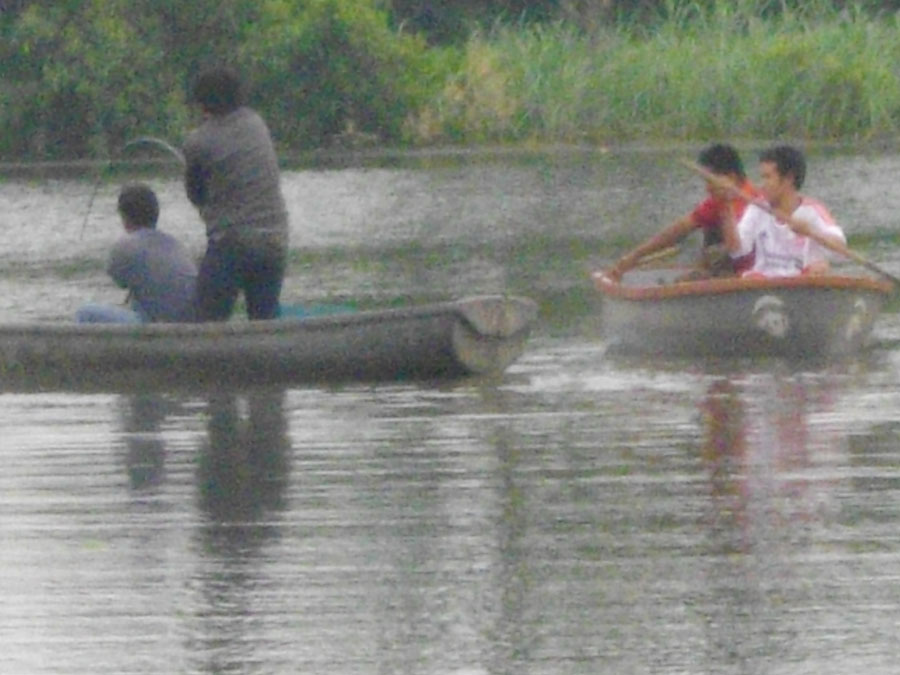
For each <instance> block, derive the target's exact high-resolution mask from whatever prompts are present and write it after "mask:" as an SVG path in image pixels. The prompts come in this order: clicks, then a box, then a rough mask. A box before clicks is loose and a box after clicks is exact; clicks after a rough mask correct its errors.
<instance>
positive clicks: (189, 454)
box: [0, 149, 900, 675]
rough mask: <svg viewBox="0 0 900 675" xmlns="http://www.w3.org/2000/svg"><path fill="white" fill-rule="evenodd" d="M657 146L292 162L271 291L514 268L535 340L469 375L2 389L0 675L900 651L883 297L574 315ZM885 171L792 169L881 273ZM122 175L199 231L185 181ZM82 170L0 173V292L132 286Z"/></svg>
mask: <svg viewBox="0 0 900 675" xmlns="http://www.w3.org/2000/svg"><path fill="white" fill-rule="evenodd" d="M679 156H684V155H683V153H680V152H676V151H672V152H668V151H659V150H640V149H631V150H628V151H622V152H612V153H597V152H584V151H574V152H573V151H568V152H550V153H537V152H535V153H526V154H521V153H513V154H511V153H499V154H494V155H484V154H479V155H468V154H458V155H453V154H447V155H444V154H437V155H430V156H413V157H400V158H394V159H393V160H390V161H377V162H376V161H371V162H359V161H356V162H353V161H350V162H345V163H343V164H328V165H326V166H318V167H307V168H298V169H293V170H289V171H286V173H285V175H284V181H285V189H286V193H287V195H288V199H289V203H290V208H291V216H292V238H293V245H292V249H293V251H292V263H291V269H290V272H289V279H288V282H287V285H286V290H285V297H286V299H287V300H288V301H297V302H301V301H303V302H306V301H311V302H319V301H332V300H336V299H337V300H341V301H352V302H355V303H357V304H359V305H361V306H370V305H382V304H400V303H404V302H412V301H419V300H432V299H445V298H448V297H453V296H457V295H462V294H468V293H484V292H515V293H521V294H526V295H530V296H532V297H534V298H535V299H536V300H538V301H539V302H540V303H541V307H542V314H541V321H540V324H539V325H538V327H537V328H536V330H535V333H534V335H533V337H532V339H531V341H530V343H529V345H528V349H527V350H526V352H525V353H524V355H523V356H522V358H521V359H520V360H519V361H517V362H516V363H515V364H514V365H513V366H512V367H511V368H510V369H509V371H508V372H507V373H505V374H504V375H503V376H502V377H499V378H496V379H491V380H487V381H483V380H482V381H475V380H473V381H461V382H451V383H437V384H436V383H428V384H413V383H395V384H382V385H376V386H372V385H347V386H342V387H338V388H333V387H328V386H320V387H308V388H286V389H267V388H260V389H254V390H249V391H246V390H235V391H177V390H175V391H159V392H152V393H150V392H142V391H139V390H136V391H134V392H131V393H127V394H121V393H103V392H90V393H87V392H77V391H68V392H54V391H47V392H29V393H21V392H14V391H13V392H6V393H0V458H2V466H3V471H0V673H26V674H31V673H34V674H44V673H66V674H70V673H91V674H106V673H110V674H111V673H117V674H120V673H148V674H149V673H154V674H155V673H163V672H165V673H324V674H330V673H334V674H336V675H337V674H340V675H344V674H350V673H360V674H369V673H385V674H387V673H390V674H395V673H408V674H410V675H413V674H415V675H419V674H425V675H432V674H434V675H451V674H452V675H485V674H490V675H500V674H509V675H513V674H515V675H520V674H523V673H534V674H543V673H547V674H557V673H566V674H568V673H577V674H580V673H584V674H588V673H591V674H594V673H615V674H619V673H660V674H661V673H666V674H668V673H690V674H698V675H699V674H701V673H702V674H707V673H735V674H749V673H760V674H762V673H766V674H771V673H816V674H822V673H824V674H834V675H845V674H846V673H849V672H867V673H871V674H876V673H893V672H896V656H897V654H898V648H897V641H896V632H897V626H898V625H900V591H898V588H900V585H898V576H900V534H898V530H900V528H898V525H900V506H898V505H900V412H898V411H900V351H897V344H898V341H897V338H898V337H900V321H898V317H897V315H896V314H895V313H893V312H888V313H886V314H885V315H883V316H882V317H881V319H880V320H879V323H878V325H877V328H876V338H877V340H878V344H877V345H876V347H875V348H874V349H872V350H871V351H869V352H867V353H865V354H861V355H860V356H858V357H854V358H853V359H850V360H848V361H844V362H840V363H832V364H819V365H811V364H799V365H798V364H790V363H784V362H780V361H748V362H742V361H726V362H722V361H714V360H709V361H684V360H667V361H658V360H647V359H624V358H621V357H613V356H610V355H607V354H606V352H605V345H604V344H603V342H602V340H601V339H600V338H599V337H598V332H597V331H598V328H599V326H598V320H597V318H596V317H597V312H596V310H597V304H596V298H594V297H593V294H592V292H591V290H590V286H589V283H588V280H587V276H586V275H587V271H588V270H590V269H591V268H593V267H594V266H597V265H602V264H604V263H606V262H608V261H609V260H611V259H612V258H613V257H614V256H615V255H616V254H617V253H619V252H621V251H622V250H623V248H624V247H625V245H626V244H628V243H630V242H634V241H636V240H637V239H639V238H640V237H642V236H645V235H647V234H649V233H651V232H652V231H654V230H655V229H656V228H658V227H659V226H660V225H661V224H662V223H664V222H665V221H666V220H667V219H668V218H670V217H672V216H673V215H675V214H676V213H680V212H682V211H683V210H684V209H686V208H688V207H689V206H690V204H691V203H692V202H693V201H694V200H696V199H697V198H698V197H699V195H700V194H701V191H702V186H701V185H699V184H698V183H697V180H696V178H695V177H693V176H691V175H689V174H687V173H686V172H685V171H684V169H682V168H679V167H678V165H677V163H675V161H674V160H675V159H676V158H677V157H679ZM751 166H752V163H751ZM898 172H900V159H898V157H896V156H894V155H873V156H862V155H858V154H846V153H840V152H831V153H824V154H821V155H819V156H816V157H814V158H813V159H812V161H811V167H810V174H809V190H810V192H811V193H812V194H815V195H817V196H819V197H821V198H822V199H824V200H825V201H826V202H827V203H828V204H829V205H830V206H831V207H832V210H833V211H834V213H835V215H836V216H837V217H838V219H839V220H841V221H842V222H843V223H845V225H846V227H847V229H848V231H849V232H850V233H851V235H853V236H858V237H861V241H863V242H864V243H865V244H866V245H867V247H866V248H864V249H862V250H864V251H865V253H866V255H868V256H869V257H871V258H872V259H874V260H876V261H877V262H878V263H879V264H882V265H884V266H885V267H886V268H887V269H889V270H891V271H892V272H893V273H894V274H898V273H900V249H898V248H896V245H895V244H893V243H888V242H890V239H889V238H888V237H885V236H883V234H884V233H890V232H891V231H892V230H893V229H894V227H895V224H894V221H893V217H894V214H896V213H897V212H898V211H900V209H898V204H896V203H895V202H897V201H900V191H897V190H896V189H895V186H894V181H893V180H892V177H893V176H894V175H897V173H898ZM751 173H753V171H752V170H751ZM146 178H147V179H148V180H150V182H151V183H152V184H153V186H154V187H155V188H156V189H157V190H158V191H159V192H160V195H161V200H162V205H163V216H162V220H161V225H160V226H161V227H162V228H164V229H167V230H169V231H171V232H173V233H175V234H177V235H178V236H180V237H182V238H183V239H184V240H185V241H186V242H188V244H189V245H190V246H191V247H192V248H193V249H194V250H196V251H197V252H198V253H200V252H201V251H202V243H203V236H202V228H201V227H200V224H199V222H198V220H197V218H196V215H195V214H194V213H193V211H192V210H191V208H190V207H189V205H188V204H187V202H186V200H185V198H184V196H183V194H182V193H181V191H180V186H179V184H178V181H177V177H176V176H174V175H173V174H171V173H170V172H165V171H163V172H157V173H154V174H152V175H149V176H147V177H146ZM91 189H92V180H90V179H85V178H84V177H82V178H63V177H59V176H51V177H48V176H27V177H22V176H18V177H15V176H8V177H6V178H5V179H4V180H3V182H0V213H2V214H3V215H2V222H3V225H4V246H3V247H2V250H0V320H2V321H13V320H21V319H27V320H34V321H53V320H60V319H65V318H68V317H69V316H71V312H72V311H73V310H74V308H75V307H77V305H78V304H79V303H81V302H84V301H87V300H93V301H96V300H108V301H113V302H116V301H120V300H121V292H120V291H118V290H116V289H115V288H113V287H112V285H111V284H110V282H109V281H108V280H107V279H106V278H105V276H104V274H103V259H104V256H105V251H106V248H107V246H108V245H109V243H110V242H111V240H112V239H113V238H114V237H115V236H116V235H117V234H118V223H117V221H116V217H115V213H114V202H115V195H116V190H117V183H116V182H110V183H104V184H103V185H101V188H100V190H99V191H98V193H97V195H96V198H95V199H94V201H93V204H92V206H91V209H90V212H89V213H88V212H87V205H88V202H89V199H90V192H91ZM86 214H87V216H88V217H87V218H85V216H86ZM866 236H868V237H869V238H868V239H867V238H866ZM872 241H877V242H880V243H878V244H877V245H874V244H872V243H871V242H872Z"/></svg>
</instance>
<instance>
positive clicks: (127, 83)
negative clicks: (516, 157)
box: [0, 0, 900, 160]
mask: <svg viewBox="0 0 900 675" xmlns="http://www.w3.org/2000/svg"><path fill="white" fill-rule="evenodd" d="M11 4H13V5H15V8H14V9H10V10H7V11H5V12H3V13H2V14H0V37H2V38H3V39H2V43H0V59H2V62H3V63H4V73H3V76H2V79H0V123H2V125H3V128H4V129H6V133H5V134H4V135H3V137H2V138H0V153H2V156H3V157H4V158H7V159H15V160H21V159H24V158H30V159H46V158H72V157H109V156H110V155H111V154H113V151H114V149H116V148H120V147H121V145H122V144H123V143H124V142H125V141H126V140H127V139H129V138H132V137H134V136H136V135H145V134H148V135H156V136H160V137H163V138H169V139H171V140H172V141H174V142H178V141H179V140H180V138H181V137H182V136H183V134H184V133H185V131H186V129H187V128H188V127H189V126H190V124H191V121H192V112H191V110H190V109H189V107H188V106H187V105H186V103H185V100H186V97H187V89H188V83H189V80H190V78H191V76H192V74H193V73H194V72H196V70H197V69H198V68H199V67H200V66H202V65H203V64H204V63H207V62H209V61H211V60H212V59H213V57H216V56H218V55H227V59H226V60H229V61H231V62H233V63H235V64H236V65H237V66H238V67H239V68H240V69H241V70H242V71H243V72H244V73H245V74H246V75H247V77H248V79H249V80H250V82H251V83H252V84H253V90H252V92H253V96H252V104H253V105H254V106H255V107H257V108H258V109H260V110H261V111H262V112H263V113H264V115H265V116H266V118H267V120H268V121H269V122H270V124H271V126H272V131H273V135H274V136H275V137H276V139H278V141H279V143H280V145H281V148H282V150H284V151H285V152H288V151H298V150H303V149H308V148H313V147H322V146H326V145H329V144H332V143H349V144H358V143H369V142H379V143H381V144H387V145H393V146H421V145H429V144H446V143H458V144H481V143H528V142H536V143H542V142H588V143H598V144H605V143H616V142H622V141H634V140H639V141H648V142H658V141H672V140H685V141H693V140H702V139H707V138H774V137H780V136H783V137H790V138H795V139H797V138H799V139H810V140H836V139H844V140H847V139H850V140H865V139H871V138H881V137H884V136H887V135H891V134H894V133H896V131H897V129H898V126H900V79H898V75H900V73H898V68H900V66H898V65H895V64H900V22H898V18H897V15H896V14H891V13H881V14H877V13H873V12H871V11H867V10H865V9H860V8H858V6H854V7H850V8H845V9H842V8H841V7H842V5H843V3H840V2H834V1H832V0H809V1H807V2H786V1H785V2H771V1H770V0H705V1H699V0H695V1H687V0H662V1H661V2H652V3H651V2H641V3H627V2H619V3H615V2H607V3H600V5H602V6H604V7H606V8H607V9H609V8H612V9H609V11H608V12H606V13H605V14H603V15H599V14H590V15H589V14H585V13H584V12H582V13H581V14H579V13H578V11H577V6H578V5H579V3H576V2H574V0H571V1H569V2H564V1H563V0H559V1H558V2H543V3H530V4H531V5H532V6H533V7H534V8H535V9H534V11H532V12H531V14H529V15H524V14H520V15H513V14H511V13H510V11H511V10H513V9H515V7H516V6H517V5H516V4H515V3H511V2H507V3H499V4H501V5H503V8H504V9H505V12H498V13H497V14H496V15H495V16H494V18H493V19H492V21H493V22H490V21H489V19H490V14H489V13H486V12H485V11H484V7H485V6H487V5H489V4H490V3H488V2H482V3H480V4H479V3H476V2H468V3H459V4H458V6H459V7H462V8H464V9H466V12H456V13H454V14H452V16H450V15H448V16H449V17H450V18H447V19H446V20H447V22H452V30H450V28H448V26H450V25H451V23H447V24H444V25H438V26H436V27H432V31H431V32H430V33H428V32H422V31H418V32H417V31H414V30H411V29H410V28H409V25H408V22H407V21H405V20H403V17H402V16H400V15H398V13H397V11H398V10H397V7H399V6H401V5H402V6H403V7H404V8H405V11H407V12H409V14H408V16H409V17H410V20H416V21H419V22H420V23H423V22H424V19H422V17H421V15H420V14H416V13H415V11H416V8H417V7H418V5H417V4H416V3H415V2H405V3H400V2H399V0H395V2H394V3H393V4H392V3H391V2H389V1H388V0H305V1H303V2H300V1H298V0H216V1H213V0H193V1H192V2H191V3H184V2H178V1H177V0H80V1H78V0H65V1H64V0H57V1H55V2H41V1H38V0H34V1H32V2H24V1H21V0H20V2H18V3H11ZM420 4H421V3H419V5H420ZM521 4H522V3H519V5H521ZM582 4H584V3H582ZM587 4H590V3H587ZM525 5H529V3H524V5H523V6H525ZM392 6H393V7H394V11H392ZM573 8H575V9H573ZM617 8H618V11H617V12H616V11H614V10H616V9H617ZM419 9H420V7H419ZM466 16H468V17H478V19H479V20H478V21H474V20H473V21H472V22H470V23H468V24H466V23H465V17H466ZM463 25H465V26H467V27H468V31H469V32H468V33H467V37H464V38H461V37H460V35H461V32H460V31H461V30H462V29H461V28H460V26H463ZM441 38H444V39H441Z"/></svg>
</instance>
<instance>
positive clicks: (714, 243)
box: [610, 143, 758, 278]
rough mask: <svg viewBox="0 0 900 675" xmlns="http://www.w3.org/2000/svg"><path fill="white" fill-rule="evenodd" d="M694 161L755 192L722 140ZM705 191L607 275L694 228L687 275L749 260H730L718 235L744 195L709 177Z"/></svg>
mask: <svg viewBox="0 0 900 675" xmlns="http://www.w3.org/2000/svg"><path fill="white" fill-rule="evenodd" d="M697 163H698V164H700V166H702V167H704V168H705V169H708V170H709V171H711V172H712V173H714V174H717V175H719V176H723V177H724V178H727V179H728V180H729V181H730V182H731V183H732V184H734V185H737V186H739V188H740V190H741V192H742V193H743V194H744V195H746V196H747V198H753V197H756V196H758V192H757V190H756V188H754V187H753V185H752V184H751V183H750V181H749V180H748V179H747V174H746V173H745V172H744V164H743V162H742V161H741V157H740V155H739V154H738V152H737V150H735V149H734V148H733V147H732V146H730V145H727V144H725V143H716V144H713V145H710V146H709V147H707V148H704V149H703V150H702V151H701V152H700V155H699V156H698V157H697ZM706 191H707V193H708V194H707V197H706V199H704V200H703V201H702V202H700V203H699V204H697V206H696V207H695V208H694V210H693V211H691V212H690V213H687V214H685V215H684V216H682V217H681V218H679V219H678V220H676V221H675V222H673V223H672V224H671V225H668V226H667V227H666V228H664V229H663V230H662V231H660V232H659V233H657V234H655V235H654V236H652V237H650V239H648V240H647V241H645V242H643V243H642V244H640V245H639V246H637V247H636V248H634V249H632V250H631V251H629V252H628V253H626V254H625V255H624V256H622V257H621V258H619V260H618V261H616V264H615V265H614V266H613V268H612V269H611V270H610V276H613V277H616V278H619V277H621V276H622V274H623V273H624V272H625V271H627V270H629V269H631V268H632V267H634V266H635V265H636V264H637V263H638V261H640V259H641V258H644V257H645V256H648V255H650V254H651V253H655V252H656V251H661V250H663V249H665V248H668V247H670V246H673V245H675V244H677V243H678V242H679V241H681V240H682V239H684V238H685V237H687V236H688V235H689V234H691V233H692V232H693V231H694V230H696V229H700V230H702V231H703V249H702V253H701V258H700V262H699V265H698V268H697V270H695V271H693V272H692V273H691V274H690V275H689V278H704V277H711V276H730V275H732V274H734V273H735V272H736V271H739V270H736V269H735V267H737V266H740V267H741V268H742V267H743V266H749V264H752V260H750V261H745V260H739V261H736V262H735V263H734V264H732V261H731V259H730V257H729V256H728V252H727V251H726V250H725V248H724V242H723V239H722V228H723V226H724V225H725V223H726V222H729V221H733V222H737V220H739V219H740V217H741V215H742V214H743V213H744V209H745V208H746V207H747V199H743V198H736V197H733V196H732V194H731V193H730V192H729V191H728V190H727V189H724V188H722V187H719V186H717V185H715V184H714V183H712V182H710V181H707V183H706Z"/></svg>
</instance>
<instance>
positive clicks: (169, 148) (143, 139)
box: [78, 136, 186, 239]
mask: <svg viewBox="0 0 900 675" xmlns="http://www.w3.org/2000/svg"><path fill="white" fill-rule="evenodd" d="M139 145H152V146H155V147H157V148H161V149H162V150H165V151H166V153H168V154H169V155H171V156H172V157H173V158H174V159H175V160H176V161H177V162H178V163H179V164H181V165H182V166H184V165H185V164H186V161H185V159H184V153H182V152H181V150H179V149H178V148H176V147H175V146H174V145H172V144H171V143H169V142H168V141H165V140H163V139H162V138H156V137H155V136H138V137H137V138H133V139H131V140H130V141H128V142H126V143H125V145H123V146H122V150H123V151H125V150H128V149H129V148H133V147H136V146H139ZM112 164H113V160H112V158H110V159H107V160H106V163H105V164H104V165H103V167H102V168H101V169H100V171H98V172H97V179H96V180H95V181H94V185H93V187H92V188H91V196H90V198H89V199H88V204H87V210H86V211H85V214H84V220H83V221H82V223H81V234H79V236H78V238H79V239H84V233H85V230H86V229H87V224H88V220H90V217H91V211H92V210H93V208H94V200H95V199H96V198H97V193H98V192H99V191H100V183H102V182H103V178H104V176H106V175H107V174H108V173H109V171H110V169H111V168H112Z"/></svg>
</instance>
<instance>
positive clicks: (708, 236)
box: [691, 179, 762, 271]
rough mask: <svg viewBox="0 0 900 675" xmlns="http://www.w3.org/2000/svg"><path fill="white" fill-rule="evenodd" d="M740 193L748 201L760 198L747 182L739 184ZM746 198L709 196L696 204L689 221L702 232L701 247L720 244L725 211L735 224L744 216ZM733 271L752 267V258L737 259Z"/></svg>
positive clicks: (758, 193)
mask: <svg viewBox="0 0 900 675" xmlns="http://www.w3.org/2000/svg"><path fill="white" fill-rule="evenodd" d="M739 187H740V190H741V193H743V194H744V195H746V197H747V198H749V199H756V198H762V195H761V193H760V192H759V190H757V189H756V187H754V186H753V184H752V183H751V182H750V181H749V180H746V179H745V180H744V182H743V183H741V184H740V186H739ZM747 198H744V197H734V198H733V199H726V200H722V199H717V198H716V197H713V196H712V195H710V196H709V197H707V198H706V199H704V200H703V201H702V202H700V203H699V204H697V206H696V207H695V208H694V210H693V211H692V212H691V220H693V221H694V225H695V226H696V227H697V229H700V230H703V245H704V246H711V245H713V244H720V243H722V225H724V224H725V217H726V214H727V211H726V209H731V211H732V213H733V214H734V221H735V222H737V221H738V220H740V219H741V216H742V215H744V209H746V208H747ZM734 265H735V270H736V271H741V270H744V269H748V268H750V267H751V266H752V265H753V259H752V256H750V257H749V259H744V258H739V259H737V260H735V261H734Z"/></svg>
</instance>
